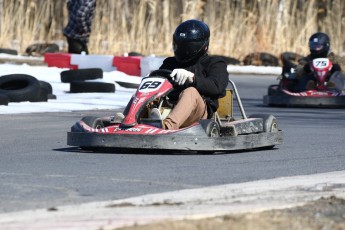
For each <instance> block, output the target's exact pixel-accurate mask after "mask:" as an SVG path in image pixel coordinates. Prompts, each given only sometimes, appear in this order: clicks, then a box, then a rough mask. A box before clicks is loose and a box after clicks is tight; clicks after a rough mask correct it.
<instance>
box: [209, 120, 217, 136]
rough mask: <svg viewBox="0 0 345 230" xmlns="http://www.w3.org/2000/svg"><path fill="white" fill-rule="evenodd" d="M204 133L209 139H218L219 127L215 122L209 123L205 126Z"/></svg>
mask: <svg viewBox="0 0 345 230" xmlns="http://www.w3.org/2000/svg"><path fill="white" fill-rule="evenodd" d="M206 133H207V135H208V136H209V137H219V136H220V127H219V125H218V123H217V122H215V121H211V122H210V123H208V124H207V127H206Z"/></svg>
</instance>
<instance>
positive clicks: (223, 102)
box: [217, 89, 233, 119]
mask: <svg viewBox="0 0 345 230" xmlns="http://www.w3.org/2000/svg"><path fill="white" fill-rule="evenodd" d="M218 103H219V107H218V110H217V114H218V116H219V118H221V119H222V118H224V119H228V118H229V117H232V116H233V92H232V90H231V89H226V94H225V96H224V97H222V98H219V99H218Z"/></svg>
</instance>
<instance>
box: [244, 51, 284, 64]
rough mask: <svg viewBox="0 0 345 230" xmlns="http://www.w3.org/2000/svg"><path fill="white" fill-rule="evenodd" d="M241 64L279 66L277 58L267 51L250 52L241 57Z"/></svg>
mask: <svg viewBox="0 0 345 230" xmlns="http://www.w3.org/2000/svg"><path fill="white" fill-rule="evenodd" d="M243 65H254V66H279V59H278V58H277V57H276V56H274V55H272V54H269V53H260V52H256V53H251V54H248V55H247V56H245V58H244V59H243Z"/></svg>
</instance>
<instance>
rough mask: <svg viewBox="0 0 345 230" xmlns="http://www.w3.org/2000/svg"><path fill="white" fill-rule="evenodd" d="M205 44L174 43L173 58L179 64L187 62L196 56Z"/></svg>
mask: <svg viewBox="0 0 345 230" xmlns="http://www.w3.org/2000/svg"><path fill="white" fill-rule="evenodd" d="M204 45H205V42H191V41H178V42H176V41H174V43H173V50H174V54H175V57H176V59H177V60H178V61H180V62H188V61H191V60H193V59H194V58H195V57H197V56H198V54H199V53H200V52H202V49H203V48H204Z"/></svg>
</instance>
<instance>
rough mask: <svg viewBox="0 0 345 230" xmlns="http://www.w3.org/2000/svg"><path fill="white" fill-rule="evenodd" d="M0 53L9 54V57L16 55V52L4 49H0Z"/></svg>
mask: <svg viewBox="0 0 345 230" xmlns="http://www.w3.org/2000/svg"><path fill="white" fill-rule="evenodd" d="M0 53H3V54H11V55H18V51H17V50H13V49H6V48H0Z"/></svg>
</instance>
